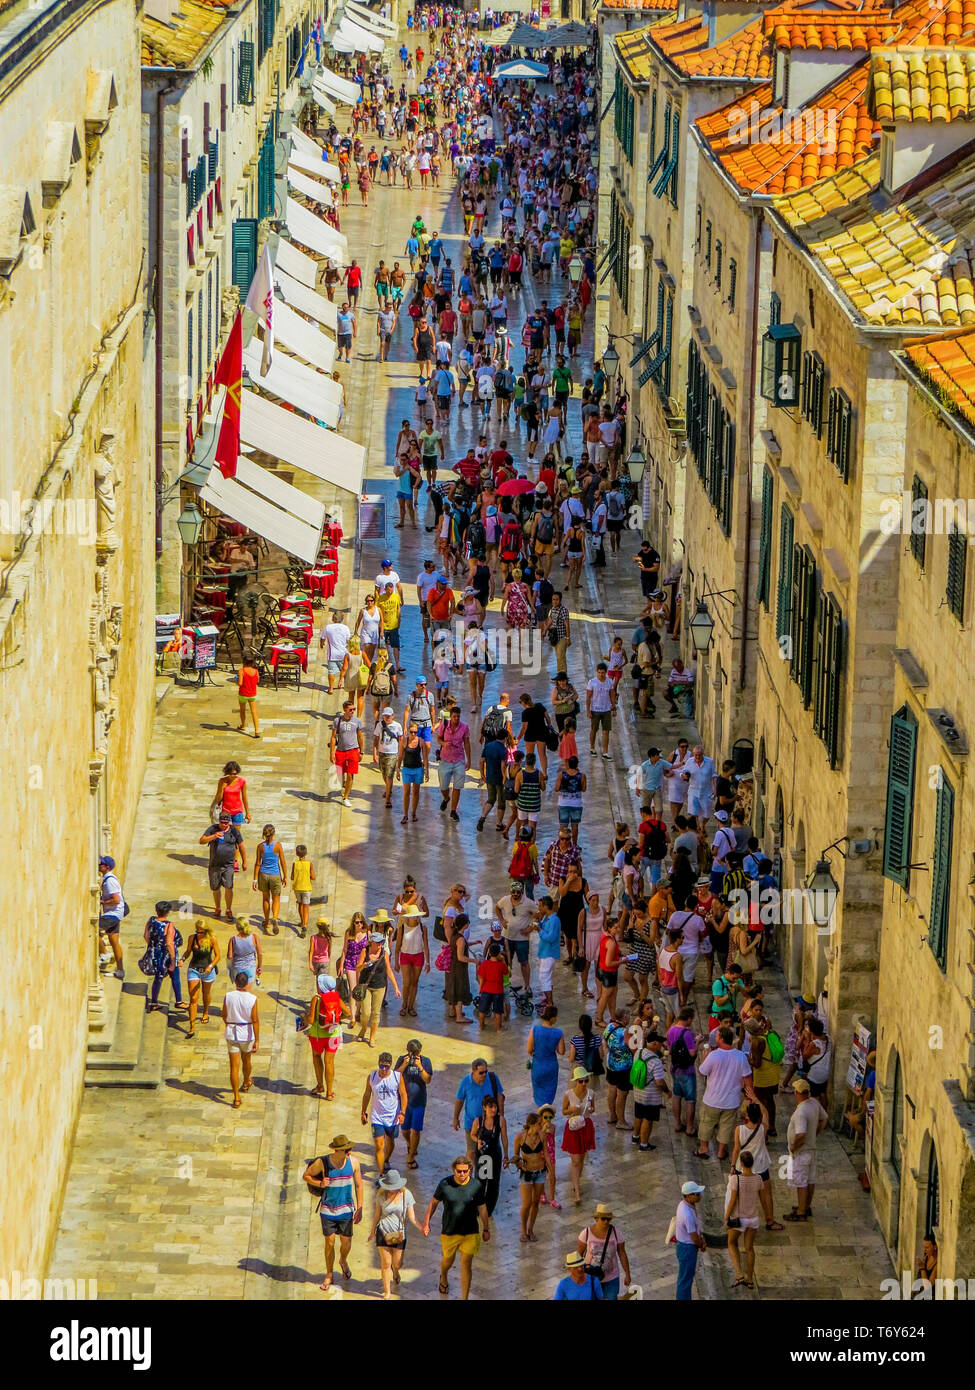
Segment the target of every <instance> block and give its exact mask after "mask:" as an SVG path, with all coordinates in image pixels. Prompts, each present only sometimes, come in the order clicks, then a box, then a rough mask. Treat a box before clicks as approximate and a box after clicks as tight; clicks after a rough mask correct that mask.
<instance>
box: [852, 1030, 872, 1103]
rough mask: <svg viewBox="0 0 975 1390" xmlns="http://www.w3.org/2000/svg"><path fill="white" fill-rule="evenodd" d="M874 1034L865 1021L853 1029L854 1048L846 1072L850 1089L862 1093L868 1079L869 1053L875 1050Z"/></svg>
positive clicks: (858, 1093) (857, 1093)
mask: <svg viewBox="0 0 975 1390" xmlns="http://www.w3.org/2000/svg"><path fill="white" fill-rule="evenodd" d="M873 1045H874V1039H873V1034H872V1033H871V1031H870V1029H869V1028H868V1027H867V1025H866V1024H865V1023H858V1024H857V1026H856V1027H855V1028H854V1030H853V1050H852V1053H851V1056H850V1067H849V1070H848V1071H847V1073H846V1084H847V1086H849V1088H850V1090H851V1091H853V1092H855V1094H856V1095H860V1094H861V1092H862V1091H863V1083H864V1081H865V1080H866V1076H867V1071H868V1070H869V1068H868V1067H867V1054H868V1053H870V1052H872V1051H873Z"/></svg>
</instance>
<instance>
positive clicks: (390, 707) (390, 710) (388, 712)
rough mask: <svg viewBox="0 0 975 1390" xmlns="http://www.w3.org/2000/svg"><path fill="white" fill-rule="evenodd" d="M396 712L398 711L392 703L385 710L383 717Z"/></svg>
mask: <svg viewBox="0 0 975 1390" xmlns="http://www.w3.org/2000/svg"><path fill="white" fill-rule="evenodd" d="M395 713H396V711H395V710H394V709H393V707H392V705H387V706H386V708H385V709H384V710H383V718H384V719H385V717H386V715H387V714H395Z"/></svg>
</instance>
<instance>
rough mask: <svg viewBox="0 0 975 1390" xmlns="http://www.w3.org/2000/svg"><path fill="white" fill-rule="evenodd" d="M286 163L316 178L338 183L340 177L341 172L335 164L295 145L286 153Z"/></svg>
mask: <svg viewBox="0 0 975 1390" xmlns="http://www.w3.org/2000/svg"><path fill="white" fill-rule="evenodd" d="M288 163H289V164H291V165H292V166H293V167H294V168H295V169H301V170H302V172H303V173H305V174H314V175H315V177H316V178H319V179H327V180H328V181H329V182H330V183H338V181H339V179H340V178H341V177H342V172H341V170H340V169H339V166H338V165H337V164H329V163H328V161H327V160H326V159H325V158H324V157H323V156H322V155H321V154H319V155H318V156H317V157H316V156H315V155H313V154H305V152H304V150H299V149H298V148H297V146H295V147H294V148H293V149H292V151H291V153H290V154H289V155H288Z"/></svg>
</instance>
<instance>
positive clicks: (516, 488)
mask: <svg viewBox="0 0 975 1390" xmlns="http://www.w3.org/2000/svg"><path fill="white" fill-rule="evenodd" d="M534 491H535V484H534V483H533V482H532V481H531V479H530V478H510V479H509V480H508V482H506V483H502V484H501V486H500V487H499V488H498V496H499V497H517V496H519V495H520V494H521V493H523V492H534Z"/></svg>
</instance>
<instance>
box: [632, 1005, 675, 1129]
mask: <svg viewBox="0 0 975 1390" xmlns="http://www.w3.org/2000/svg"><path fill="white" fill-rule="evenodd" d="M663 1050H664V1040H663V1038H662V1037H660V1035H659V1033H648V1034H647V1035H646V1037H645V1038H644V1039H643V1046H642V1048H640V1049H639V1050H638V1051H637V1053H636V1055H635V1056H634V1058H633V1065H632V1066H631V1067H630V1084H631V1085H632V1087H633V1133H632V1135H631V1136H630V1139H631V1142H632V1143H634V1144H639V1146H640V1152H641V1153H649V1152H650V1151H651V1150H652V1149H655V1148H656V1147H657V1146H656V1144H651V1143H650V1136H651V1134H652V1133H653V1127H654V1125H655V1124H656V1122H657V1120H659V1119H660V1111H661V1108H662V1107H663V1103H664V1100H663V1098H664V1096H669V1095H670V1088H669V1087H668V1085H667V1081H666V1078H665V1075H664V1064H663V1062H662V1060H661V1053H662V1052H663Z"/></svg>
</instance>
